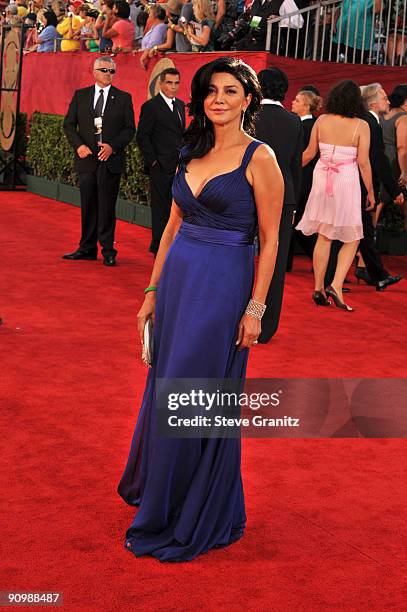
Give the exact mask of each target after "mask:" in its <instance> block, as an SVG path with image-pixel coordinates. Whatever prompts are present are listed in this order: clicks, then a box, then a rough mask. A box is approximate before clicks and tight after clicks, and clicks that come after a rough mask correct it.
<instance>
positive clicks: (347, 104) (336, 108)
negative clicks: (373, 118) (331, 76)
mask: <svg viewBox="0 0 407 612" xmlns="http://www.w3.org/2000/svg"><path fill="white" fill-rule="evenodd" d="M325 110H326V112H327V113H329V114H331V115H341V116H342V117H350V118H353V117H363V115H364V113H365V108H364V105H363V100H362V94H361V93H360V89H359V86H358V85H357V84H356V83H355V81H350V80H348V81H341V82H340V83H337V85H335V86H334V87H332V89H331V91H330V92H329V94H328V97H327V100H326V104H325Z"/></svg>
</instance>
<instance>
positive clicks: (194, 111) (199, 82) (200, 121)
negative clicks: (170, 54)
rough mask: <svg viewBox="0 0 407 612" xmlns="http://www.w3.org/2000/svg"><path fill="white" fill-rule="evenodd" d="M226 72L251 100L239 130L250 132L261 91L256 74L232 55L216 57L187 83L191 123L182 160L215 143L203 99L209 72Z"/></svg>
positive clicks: (189, 158) (207, 91) (184, 160)
mask: <svg viewBox="0 0 407 612" xmlns="http://www.w3.org/2000/svg"><path fill="white" fill-rule="evenodd" d="M220 72H226V73H228V74H231V75H232V76H234V77H235V79H237V80H238V81H239V83H241V85H242V87H243V89H244V93H245V95H246V96H247V95H249V94H251V96H252V99H251V101H250V104H249V106H248V107H247V109H246V112H245V115H244V124H243V129H244V130H245V131H246V132H248V133H249V134H250V133H252V132H253V131H254V120H255V118H256V115H257V113H258V111H259V108H260V100H261V90H260V84H259V81H258V79H257V75H256V73H255V71H254V70H253V68H251V67H250V66H248V65H247V64H245V62H243V61H242V60H240V59H238V58H235V57H220V58H219V59H216V60H214V61H212V62H209V63H208V64H204V65H203V66H201V67H200V68H199V69H198V70H197V72H196V73H195V75H194V78H193V79H192V83H191V102H190V103H189V104H188V108H189V115H190V116H191V117H192V121H191V124H190V126H189V128H188V129H187V131H186V133H185V138H184V140H185V144H186V145H187V147H186V149H185V150H184V152H183V155H182V161H183V162H184V163H186V164H187V163H188V162H189V161H190V160H191V159H195V158H199V157H203V156H204V155H206V154H207V153H208V152H209V151H210V150H211V149H212V147H213V146H214V144H215V135H214V132H213V128H212V123H211V122H210V121H209V119H208V118H207V117H206V115H205V111H204V101H205V99H206V97H207V96H208V93H209V85H210V82H211V78H212V75H213V74H218V73H220Z"/></svg>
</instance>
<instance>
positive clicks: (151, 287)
mask: <svg viewBox="0 0 407 612" xmlns="http://www.w3.org/2000/svg"><path fill="white" fill-rule="evenodd" d="M149 291H157V287H154V286H153V285H151V286H150V287H146V288H145V289H144V293H148V292H149Z"/></svg>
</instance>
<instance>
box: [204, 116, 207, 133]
mask: <svg viewBox="0 0 407 612" xmlns="http://www.w3.org/2000/svg"><path fill="white" fill-rule="evenodd" d="M203 127H204V130H206V128H207V124H206V115H204V118H203Z"/></svg>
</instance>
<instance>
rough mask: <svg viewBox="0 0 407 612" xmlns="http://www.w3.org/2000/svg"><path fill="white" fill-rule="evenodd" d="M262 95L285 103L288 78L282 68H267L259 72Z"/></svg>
mask: <svg viewBox="0 0 407 612" xmlns="http://www.w3.org/2000/svg"><path fill="white" fill-rule="evenodd" d="M259 82H260V86H261V93H262V94H263V96H264V97H265V98H269V99H270V100H278V101H279V102H283V101H284V98H285V94H286V93H287V91H288V77H287V75H286V73H285V72H283V71H282V70H280V68H266V69H265V70H260V72H259Z"/></svg>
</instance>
